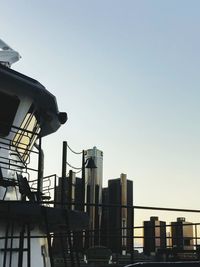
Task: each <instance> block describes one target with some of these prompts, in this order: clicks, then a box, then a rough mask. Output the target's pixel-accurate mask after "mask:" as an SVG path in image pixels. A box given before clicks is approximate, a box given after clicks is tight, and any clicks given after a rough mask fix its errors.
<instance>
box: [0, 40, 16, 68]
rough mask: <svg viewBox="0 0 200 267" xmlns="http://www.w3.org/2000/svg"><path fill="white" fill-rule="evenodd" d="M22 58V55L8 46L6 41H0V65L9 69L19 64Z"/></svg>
mask: <svg viewBox="0 0 200 267" xmlns="http://www.w3.org/2000/svg"><path fill="white" fill-rule="evenodd" d="M20 58H21V56H20V54H19V53H18V52H17V51H15V50H13V49H12V48H11V47H10V46H8V45H7V44H6V43H5V42H4V41H2V40H1V39H0V64H2V65H5V66H7V67H9V68H10V67H11V65H12V64H13V63H15V62H17V61H18V60H19V59H20Z"/></svg>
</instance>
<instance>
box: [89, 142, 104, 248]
mask: <svg viewBox="0 0 200 267" xmlns="http://www.w3.org/2000/svg"><path fill="white" fill-rule="evenodd" d="M90 158H92V159H93V160H94V163H95V165H96V168H91V169H90V168H86V169H85V183H86V188H85V192H86V193H85V196H86V204H88V206H87V209H86V211H87V213H88V214H89V220H90V222H89V229H90V237H89V244H88V246H94V245H99V244H100V225H101V218H102V208H101V207H98V205H101V204H102V181H103V152H102V151H101V150H98V149H97V148H96V147H93V148H92V149H88V150H85V162H86V166H87V161H88V160H89V159H90Z"/></svg>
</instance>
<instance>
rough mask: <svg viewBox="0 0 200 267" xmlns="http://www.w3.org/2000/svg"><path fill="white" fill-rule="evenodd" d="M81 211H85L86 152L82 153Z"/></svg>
mask: <svg viewBox="0 0 200 267" xmlns="http://www.w3.org/2000/svg"><path fill="white" fill-rule="evenodd" d="M81 201H82V203H81V210H82V211H84V210H85V151H84V150H83V152H82V199H81Z"/></svg>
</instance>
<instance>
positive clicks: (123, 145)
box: [0, 0, 200, 209]
mask: <svg viewBox="0 0 200 267" xmlns="http://www.w3.org/2000/svg"><path fill="white" fill-rule="evenodd" d="M0 3H1V16H0V25H1V38H2V39H3V40H4V41H5V42H7V43H8V44H9V45H10V46H11V47H13V48H14V49H16V50H17V51H19V52H20V53H21V55H22V59H21V60H20V62H18V63H17V64H15V65H13V69H16V70H18V71H20V72H23V73H25V74H27V75H29V76H31V77H33V78H36V79H38V80H39V81H40V82H41V83H42V84H44V85H45V86H46V87H47V89H48V90H49V91H51V92H52V93H53V94H55V95H56V96H57V101H58V106H59V109H60V111H66V112H67V113H68V117H69V120H68V122H67V124H65V125H64V126H63V127H62V128H60V130H59V131H58V132H57V133H55V134H54V135H52V136H49V137H46V138H45V141H44V147H45V149H46V151H47V153H46V161H45V162H46V169H45V173H46V174H50V173H58V174H61V148H62V141H63V140H66V141H68V142H69V145H70V146H71V147H72V148H73V149H74V150H76V151H81V150H82V149H88V148H92V147H93V146H97V148H99V149H101V150H103V152H104V184H105V185H106V181H107V180H108V179H110V178H117V177H119V175H120V173H121V172H124V173H127V175H128V178H129V179H131V180H133V181H134V204H135V205H145V206H160V207H177V208H178V207H179V208H193V209H198V208H200V196H199V195H200V194H199V192H200V164H199V163H200V123H199V120H200V75H199V70H200V16H199V12H200V1H198V0H197V1H195V0H192V1H189V0H188V1H185V0H165V1H161V0H120V1H119V0H99V1H97V0H76V1H72V0H71V1H68V0H43V1H41V0H29V1H27V0H6V1H0ZM73 161H77V162H73ZM78 162H79V159H73V160H72V162H71V163H72V164H75V165H77V164H79V163H78Z"/></svg>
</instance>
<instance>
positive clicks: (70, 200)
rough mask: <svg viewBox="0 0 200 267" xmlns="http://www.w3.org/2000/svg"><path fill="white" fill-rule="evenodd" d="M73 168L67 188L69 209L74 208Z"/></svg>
mask: <svg viewBox="0 0 200 267" xmlns="http://www.w3.org/2000/svg"><path fill="white" fill-rule="evenodd" d="M72 176H73V172H72V170H70V171H69V179H68V190H67V193H68V194H67V202H68V208H69V210H71V209H72Z"/></svg>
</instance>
